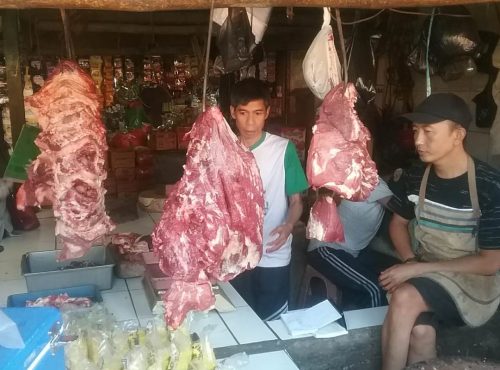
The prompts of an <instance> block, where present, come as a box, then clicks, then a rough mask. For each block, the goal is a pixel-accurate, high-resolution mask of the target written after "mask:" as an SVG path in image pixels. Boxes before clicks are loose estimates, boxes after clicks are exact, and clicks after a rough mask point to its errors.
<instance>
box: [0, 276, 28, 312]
mask: <svg viewBox="0 0 500 370" xmlns="http://www.w3.org/2000/svg"><path fill="white" fill-rule="evenodd" d="M0 268H1V267H0ZM26 291H27V290H26V280H24V278H22V279H16V280H8V281H0V306H5V305H7V297H8V296H10V295H12V294H20V293H26Z"/></svg>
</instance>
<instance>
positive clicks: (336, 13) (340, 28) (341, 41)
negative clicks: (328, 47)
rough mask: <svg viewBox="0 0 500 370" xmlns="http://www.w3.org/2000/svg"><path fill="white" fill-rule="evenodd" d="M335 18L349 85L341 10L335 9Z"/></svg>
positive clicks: (345, 78) (345, 74) (345, 79)
mask: <svg viewBox="0 0 500 370" xmlns="http://www.w3.org/2000/svg"><path fill="white" fill-rule="evenodd" d="M335 17H336V21H337V29H338V31H339V39H340V48H341V49H342V64H343V65H344V82H345V83H347V80H348V75H347V55H346V51H345V41H344V32H343V31H342V19H341V18H340V10H339V9H338V8H337V9H335Z"/></svg>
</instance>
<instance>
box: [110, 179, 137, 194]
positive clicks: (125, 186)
mask: <svg viewBox="0 0 500 370" xmlns="http://www.w3.org/2000/svg"><path fill="white" fill-rule="evenodd" d="M138 189H139V187H138V184H137V181H136V180H132V181H123V180H121V181H117V182H116V191H117V193H118V194H119V193H137V192H138Z"/></svg>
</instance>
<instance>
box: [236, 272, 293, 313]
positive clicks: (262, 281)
mask: <svg viewBox="0 0 500 370" xmlns="http://www.w3.org/2000/svg"><path fill="white" fill-rule="evenodd" d="M231 285H232V286H233V287H234V288H235V289H236V291H237V292H238V293H239V294H240V295H241V297H242V298H243V299H244V300H245V301H246V302H247V303H248V305H249V306H250V307H252V309H253V310H254V311H255V313H256V314H257V315H259V317H260V318H261V319H262V320H266V321H270V320H276V319H279V318H280V316H281V314H282V313H285V312H287V311H288V293H289V286H290V265H288V266H283V267H256V268H254V269H253V270H247V271H245V272H243V273H242V274H240V275H238V276H236V277H235V278H234V279H233V280H231Z"/></svg>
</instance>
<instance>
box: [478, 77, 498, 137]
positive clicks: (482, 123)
mask: <svg viewBox="0 0 500 370" xmlns="http://www.w3.org/2000/svg"><path fill="white" fill-rule="evenodd" d="M497 76H498V70H496V71H495V72H494V73H492V74H491V75H490V76H489V79H488V83H487V84H486V87H485V88H484V90H483V91H482V92H480V93H479V94H477V95H476V96H475V97H474V98H473V99H472V101H473V102H474V103H476V126H477V127H485V128H489V127H491V126H492V125H493V122H494V121H495V117H496V116H497V109H498V107H497V104H496V102H495V99H494V98H493V91H492V88H493V83H494V81H495V80H496V79H497Z"/></svg>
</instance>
